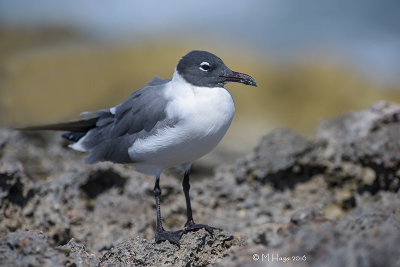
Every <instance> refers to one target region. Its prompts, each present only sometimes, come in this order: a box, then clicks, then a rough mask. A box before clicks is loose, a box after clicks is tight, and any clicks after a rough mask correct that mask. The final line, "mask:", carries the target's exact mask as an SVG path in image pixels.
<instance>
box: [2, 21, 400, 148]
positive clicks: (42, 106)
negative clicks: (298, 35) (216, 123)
mask: <svg viewBox="0 0 400 267" xmlns="http://www.w3.org/2000/svg"><path fill="white" fill-rule="evenodd" d="M0 39H1V40H2V41H1V42H0V124H2V125H13V126H15V125H17V126H21V125H32V124H38V123H49V122H55V121H59V120H69V119H76V118H78V114H79V113H80V112H82V111H87V110H95V109H100V108H106V107H111V106H114V105H116V104H118V103H120V102H121V101H123V100H124V99H125V98H126V97H127V96H128V95H129V94H131V93H132V92H133V91H135V90H137V89H139V88H142V87H143V86H144V85H145V83H146V82H149V81H150V80H151V79H152V78H153V75H157V76H159V77H162V78H167V77H171V76H172V73H173V71H174V68H175V65H176V63H177V62H178V60H179V59H180V57H181V56H183V55H184V54H185V53H187V52H188V51H190V50H192V49H199V48H200V49H204V50H209V51H211V52H213V53H215V54H217V55H219V56H220V57H221V58H222V59H223V60H224V61H225V63H226V64H227V65H228V66H229V67H230V68H231V69H233V70H236V71H239V72H245V73H248V74H250V75H251V76H253V77H254V78H255V79H256V80H257V82H258V84H259V87H257V88H254V87H249V86H243V85H239V84H229V85H228V86H227V88H228V89H229V90H230V92H231V93H232V95H233V96H234V99H235V102H236V106H237V114H236V117H235V120H234V123H233V125H232V128H233V129H232V130H231V131H230V137H229V136H228V140H236V141H237V140H240V139H238V138H240V136H241V138H243V136H244V135H246V136H248V137H249V138H250V139H254V138H258V137H259V136H260V135H263V134H265V133H266V131H269V130H271V129H273V128H276V127H288V128H291V129H294V130H296V131H300V132H301V133H303V134H312V131H313V129H314V128H315V126H316V124H317V123H318V121H319V120H320V119H322V118H327V117H332V116H335V115H337V114H339V113H342V112H345V111H348V110H359V109H362V108H365V107H367V106H369V105H370V104H371V103H373V102H374V101H377V100H389V101H395V102H396V101H397V102H399V101H400V85H398V86H397V87H396V86H393V87H392V88H388V87H386V86H384V85H382V84H378V83H376V82H374V81H372V80H369V79H368V77H365V76H362V75H360V74H357V72H355V71H353V70H352V69H349V68H347V67H346V66H343V65H337V64H334V63H332V62H333V61H331V60H330V58H329V56H326V57H324V58H320V59H315V60H313V62H312V63H303V62H300V61H299V62H297V63H291V64H290V65H289V64H285V65H282V64H277V63H276V62H273V61H269V60H268V58H263V57H261V58H258V57H256V56H254V54H252V53H251V52H249V53H248V54H247V53H246V52H245V53H240V54H239V53H237V52H238V51H235V50H234V49H232V50H231V51H227V50H225V49H223V48H222V46H220V47H218V46H215V47H207V46H205V47H198V46H193V45H192V44H191V43H190V42H186V43H184V44H180V45H178V44H177V43H176V42H172V41H165V42H159V41H148V42H144V41H143V42H135V43H134V42H132V43H121V44H118V43H117V44H115V43H114V44H105V43H96V42H95V41H94V40H89V39H87V38H84V37H82V36H81V35H79V34H76V33H74V32H72V31H70V30H68V29H63V28H53V29H43V30H40V31H38V30H34V29H31V30H19V29H18V30H17V29H2V30H0ZM244 126H245V127H244ZM246 131H247V132H246ZM229 138H231V139H229ZM256 141H257V140H254V141H252V142H251V143H254V142H256ZM237 143H238V145H241V144H240V143H241V142H237Z"/></svg>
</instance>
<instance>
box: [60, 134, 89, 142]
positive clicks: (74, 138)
mask: <svg viewBox="0 0 400 267" xmlns="http://www.w3.org/2000/svg"><path fill="white" fill-rule="evenodd" d="M85 135H86V132H78V133H76V132H68V133H63V134H62V137H63V138H65V139H67V140H69V141H72V142H78V141H79V139H81V138H82V137H84V136H85Z"/></svg>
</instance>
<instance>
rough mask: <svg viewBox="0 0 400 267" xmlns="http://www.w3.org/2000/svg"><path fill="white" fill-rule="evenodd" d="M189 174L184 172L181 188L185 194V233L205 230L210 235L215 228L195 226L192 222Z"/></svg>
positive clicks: (201, 225)
mask: <svg viewBox="0 0 400 267" xmlns="http://www.w3.org/2000/svg"><path fill="white" fill-rule="evenodd" d="M189 173H190V170H187V171H186V172H185V176H184V177H183V182H182V187H183V193H184V194H185V199H186V215H187V221H186V223H185V232H190V231H196V230H199V229H205V230H206V231H207V232H209V233H210V234H211V235H212V234H213V232H214V229H218V230H220V229H219V228H215V227H211V226H208V225H205V224H196V223H195V222H194V220H193V215H192V205H191V204H190V196H189V190H190V183H189Z"/></svg>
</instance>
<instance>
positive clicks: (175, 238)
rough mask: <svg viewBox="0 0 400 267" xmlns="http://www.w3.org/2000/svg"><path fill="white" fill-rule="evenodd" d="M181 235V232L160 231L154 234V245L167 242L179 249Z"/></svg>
mask: <svg viewBox="0 0 400 267" xmlns="http://www.w3.org/2000/svg"><path fill="white" fill-rule="evenodd" d="M183 234H184V231H183V230H179V231H175V232H169V231H165V230H161V231H158V232H157V233H156V237H155V241H156V243H160V242H162V241H169V242H170V243H172V244H174V245H177V246H178V247H179V241H180V240H181V238H182V235H183Z"/></svg>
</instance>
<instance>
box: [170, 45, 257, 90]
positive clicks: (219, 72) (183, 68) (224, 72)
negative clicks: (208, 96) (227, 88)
mask: <svg viewBox="0 0 400 267" xmlns="http://www.w3.org/2000/svg"><path fill="white" fill-rule="evenodd" d="M176 70H177V71H178V73H179V74H180V75H181V76H182V77H183V78H184V79H185V80H186V81H187V82H188V83H190V84H193V85H195V86H203V87H224V85H225V84H226V83H227V82H239V83H243V84H247V85H252V86H257V83H256V81H255V80H254V79H253V78H251V77H250V76H249V75H247V74H244V73H240V72H235V71H232V70H230V69H229V68H228V67H227V66H226V65H225V64H224V62H223V61H222V60H221V59H220V58H219V57H217V56H216V55H214V54H211V53H210V52H207V51H196V50H195V51H191V52H189V53H188V54H187V55H185V56H184V57H182V59H181V60H180V61H179V63H178V66H177V67H176Z"/></svg>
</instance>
